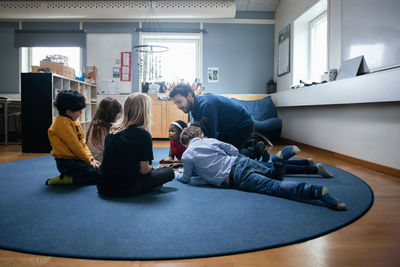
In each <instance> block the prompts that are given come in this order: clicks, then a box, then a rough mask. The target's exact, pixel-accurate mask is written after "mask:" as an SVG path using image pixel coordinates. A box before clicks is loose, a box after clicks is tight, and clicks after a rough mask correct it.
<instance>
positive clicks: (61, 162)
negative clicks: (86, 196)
mask: <svg viewBox="0 0 400 267" xmlns="http://www.w3.org/2000/svg"><path fill="white" fill-rule="evenodd" d="M56 164H57V169H58V171H59V172H60V173H61V175H65V174H66V175H69V176H72V178H73V179H72V180H73V183H74V184H86V185H92V184H97V179H98V177H99V175H100V174H99V172H98V171H97V170H95V169H94V168H93V167H92V166H90V165H89V164H87V163H85V162H83V161H81V160H74V159H56Z"/></svg>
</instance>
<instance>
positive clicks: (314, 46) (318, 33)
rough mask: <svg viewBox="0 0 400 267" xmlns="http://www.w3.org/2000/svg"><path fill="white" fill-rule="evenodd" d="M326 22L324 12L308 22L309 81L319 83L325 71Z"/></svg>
mask: <svg viewBox="0 0 400 267" xmlns="http://www.w3.org/2000/svg"><path fill="white" fill-rule="evenodd" d="M327 30H328V21H327V15H326V12H324V13H323V14H321V15H320V16H318V17H317V18H315V19H314V20H312V21H311V22H310V54H309V55H310V59H309V63H310V65H309V68H310V71H309V79H310V80H311V81H320V79H321V75H322V74H323V73H324V72H325V71H327V46H328V44H327V40H328V35H327V34H328V33H327Z"/></svg>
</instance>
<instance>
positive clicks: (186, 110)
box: [183, 98, 193, 113]
mask: <svg viewBox="0 0 400 267" xmlns="http://www.w3.org/2000/svg"><path fill="white" fill-rule="evenodd" d="M186 101H187V106H186V108H185V110H184V111H183V112H185V113H189V112H190V111H191V110H192V107H193V104H192V102H190V100H189V99H187V98H186Z"/></svg>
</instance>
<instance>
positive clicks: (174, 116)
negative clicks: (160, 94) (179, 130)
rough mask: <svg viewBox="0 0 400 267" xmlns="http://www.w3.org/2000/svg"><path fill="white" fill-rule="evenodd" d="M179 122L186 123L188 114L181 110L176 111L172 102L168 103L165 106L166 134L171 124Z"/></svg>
mask: <svg viewBox="0 0 400 267" xmlns="http://www.w3.org/2000/svg"><path fill="white" fill-rule="evenodd" d="M176 120H181V121H184V122H186V123H187V122H188V114H185V113H184V112H183V111H182V110H180V109H178V108H177V107H176V105H175V104H174V103H172V102H168V105H167V132H168V127H169V125H170V124H171V122H173V121H176Z"/></svg>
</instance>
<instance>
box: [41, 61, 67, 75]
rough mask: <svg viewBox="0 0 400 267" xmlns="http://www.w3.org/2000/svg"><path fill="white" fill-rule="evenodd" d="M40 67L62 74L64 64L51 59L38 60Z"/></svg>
mask: <svg viewBox="0 0 400 267" xmlns="http://www.w3.org/2000/svg"><path fill="white" fill-rule="evenodd" d="M40 67H41V68H49V69H50V70H51V72H53V73H57V74H60V75H63V72H64V71H63V67H64V64H62V63H56V62H51V61H40Z"/></svg>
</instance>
